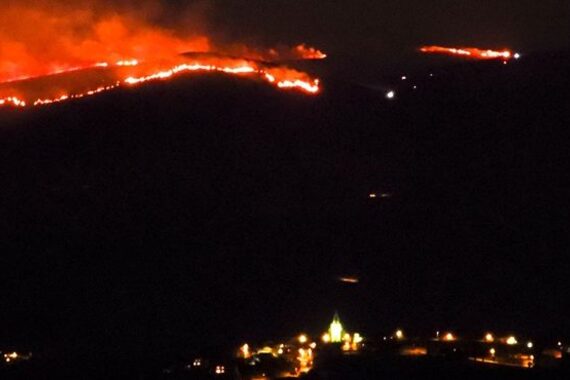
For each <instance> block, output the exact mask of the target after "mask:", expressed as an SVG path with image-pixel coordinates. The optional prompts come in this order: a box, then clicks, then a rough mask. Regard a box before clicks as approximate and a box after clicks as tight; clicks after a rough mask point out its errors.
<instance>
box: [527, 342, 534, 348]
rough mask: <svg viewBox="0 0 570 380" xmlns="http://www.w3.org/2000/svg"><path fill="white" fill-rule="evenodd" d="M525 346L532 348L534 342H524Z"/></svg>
mask: <svg viewBox="0 0 570 380" xmlns="http://www.w3.org/2000/svg"><path fill="white" fill-rule="evenodd" d="M526 347H527V348H533V347H534V344H533V343H532V342H528V343H527V344H526Z"/></svg>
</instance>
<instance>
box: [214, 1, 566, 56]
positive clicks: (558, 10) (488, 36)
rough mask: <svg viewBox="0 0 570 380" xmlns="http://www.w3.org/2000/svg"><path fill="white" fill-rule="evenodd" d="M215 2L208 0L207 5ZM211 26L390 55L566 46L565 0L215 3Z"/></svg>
mask: <svg viewBox="0 0 570 380" xmlns="http://www.w3.org/2000/svg"><path fill="white" fill-rule="evenodd" d="M212 3H213V4H214V5H213V6H211V4H212ZM208 4H210V6H211V7H210V8H209V9H210V12H209V14H210V15H213V17H210V18H209V19H210V20H209V21H210V24H211V27H213V29H214V30H217V31H219V30H222V31H223V32H224V35H225V36H226V37H227V36H231V38H232V39H233V38H237V39H244V40H247V39H254V40H256V39H257V40H261V41H266V42H267V43H272V42H275V41H279V42H283V43H290V42H291V41H296V40H299V41H307V42H309V43H314V44H315V45H318V46H322V47H323V48H324V49H326V50H327V51H330V52H333V53H338V54H341V53H342V54H346V53H348V54H354V53H355V50H356V51H357V52H358V54H359V55H362V56H366V55H369V54H372V55H375V54H378V53H379V54H385V53H390V54H391V53H394V52H397V51H400V50H401V49H406V48H409V47H416V46H418V45H421V44H431V43H434V44H454V45H455V44H457V45H475V46H485V47H486V46H489V47H512V48H513V49H520V50H544V49H559V48H563V47H566V46H568V43H569V37H568V36H569V33H568V31H569V30H570V2H568V1H565V0H543V1H534V0H520V1H504V0H499V1H496V0H462V1H452V0H433V1H425V0H383V1H377V0H354V1H319V0H305V1H287V0H273V1H265V0H249V1H214V2H211V3H208Z"/></svg>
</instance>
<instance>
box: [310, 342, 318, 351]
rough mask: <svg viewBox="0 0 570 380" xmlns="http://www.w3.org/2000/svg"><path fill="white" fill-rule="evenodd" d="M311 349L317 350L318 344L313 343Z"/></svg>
mask: <svg viewBox="0 0 570 380" xmlns="http://www.w3.org/2000/svg"><path fill="white" fill-rule="evenodd" d="M309 347H311V348H312V349H313V350H314V349H315V348H317V343H315V342H313V343H311V344H309Z"/></svg>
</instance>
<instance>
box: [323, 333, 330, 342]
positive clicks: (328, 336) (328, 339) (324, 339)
mask: <svg viewBox="0 0 570 380" xmlns="http://www.w3.org/2000/svg"><path fill="white" fill-rule="evenodd" d="M321 340H322V341H323V343H330V342H331V334H329V333H324V334H323V336H322V337H321Z"/></svg>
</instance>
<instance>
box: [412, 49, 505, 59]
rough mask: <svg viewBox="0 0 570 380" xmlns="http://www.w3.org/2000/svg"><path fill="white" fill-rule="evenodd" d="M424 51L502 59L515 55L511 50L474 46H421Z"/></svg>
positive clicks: (466, 56)
mask: <svg viewBox="0 0 570 380" xmlns="http://www.w3.org/2000/svg"><path fill="white" fill-rule="evenodd" d="M420 51H421V52H422V53H426V54H446V55H451V56H457V57H464V58H470V59H479V60H489V59H502V60H509V59H511V58H513V57H514V56H516V54H515V55H513V53H512V52H511V51H510V50H506V49H505V50H501V51H496V50H490V49H478V48H473V47H459V48H454V47H444V46H424V47H422V48H420Z"/></svg>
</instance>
